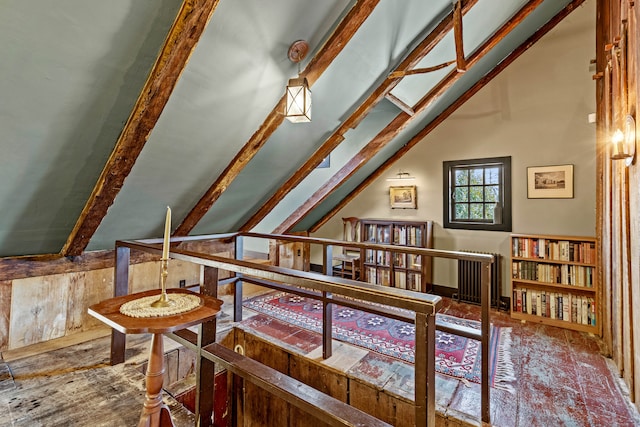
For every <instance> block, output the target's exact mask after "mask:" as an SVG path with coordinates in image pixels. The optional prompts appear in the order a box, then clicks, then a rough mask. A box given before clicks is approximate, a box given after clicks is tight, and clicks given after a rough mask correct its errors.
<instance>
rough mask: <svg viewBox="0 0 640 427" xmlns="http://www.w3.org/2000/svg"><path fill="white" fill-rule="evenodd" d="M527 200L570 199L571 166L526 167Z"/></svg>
mask: <svg viewBox="0 0 640 427" xmlns="http://www.w3.org/2000/svg"><path fill="white" fill-rule="evenodd" d="M527 198H529V199H572V198H573V165H558V166H533V167H528V168H527Z"/></svg>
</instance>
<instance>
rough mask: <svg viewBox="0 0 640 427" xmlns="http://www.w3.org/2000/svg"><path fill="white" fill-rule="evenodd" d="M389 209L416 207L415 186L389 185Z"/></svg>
mask: <svg viewBox="0 0 640 427" xmlns="http://www.w3.org/2000/svg"><path fill="white" fill-rule="evenodd" d="M389 200H390V202H391V209H417V208H418V203H417V201H416V186H415V185H402V186H396V187H389Z"/></svg>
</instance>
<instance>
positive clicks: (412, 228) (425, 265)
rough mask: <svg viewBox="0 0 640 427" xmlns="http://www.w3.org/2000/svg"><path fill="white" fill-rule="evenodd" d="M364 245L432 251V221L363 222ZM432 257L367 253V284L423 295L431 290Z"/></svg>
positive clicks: (365, 277) (361, 224)
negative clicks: (416, 248)
mask: <svg viewBox="0 0 640 427" xmlns="http://www.w3.org/2000/svg"><path fill="white" fill-rule="evenodd" d="M360 227H361V231H360V233H361V234H360V236H361V241H362V242H366V243H379V244H385V245H393V246H403V247H420V248H431V247H432V246H433V222H432V221H423V222H415V221H393V220H381V219H362V220H360ZM431 263H432V260H431V257H425V256H422V255H414V254H407V253H402V252H395V251H392V250H391V251H385V250H377V249H365V251H364V260H363V263H362V272H363V280H364V281H365V282H369V283H374V284H378V285H383V286H391V287H395V288H400V289H408V290H413V291H419V292H428V291H430V290H431V286H432V279H431V274H432V273H431Z"/></svg>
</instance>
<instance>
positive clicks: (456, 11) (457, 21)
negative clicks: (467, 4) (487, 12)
mask: <svg viewBox="0 0 640 427" xmlns="http://www.w3.org/2000/svg"><path fill="white" fill-rule="evenodd" d="M460 3H461V1H460V0H458V1H456V2H455V4H454V5H453V37H454V41H455V45H456V67H457V69H458V72H460V73H464V72H465V71H466V70H467V62H466V61H465V59H464V44H463V42H462V5H461V4H460Z"/></svg>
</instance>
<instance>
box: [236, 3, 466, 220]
mask: <svg viewBox="0 0 640 427" xmlns="http://www.w3.org/2000/svg"><path fill="white" fill-rule="evenodd" d="M476 3H477V0H464V1H462V12H463V13H466V12H468V11H469V10H470V9H471V7H473V5H475V4H476ZM453 25H454V13H453V12H451V13H449V15H447V16H446V17H445V18H444V19H443V20H442V21H441V22H440V23H439V24H438V26H437V27H436V28H434V29H433V30H432V31H431V32H430V33H429V34H427V35H426V36H425V38H424V39H423V40H422V41H421V42H420V43H419V44H418V45H417V46H416V47H415V48H414V49H413V50H412V51H411V52H410V53H409V54H408V55H407V56H406V57H405V58H404V59H403V60H402V61H401V62H400V63H399V64H398V66H397V67H396V68H395V70H394V72H392V73H391V74H390V75H389V76H388V78H387V79H385V80H384V82H382V84H380V86H378V87H377V88H376V89H375V90H374V91H373V92H372V93H371V94H370V95H369V96H368V97H367V99H365V100H364V101H363V102H362V103H361V104H360V105H359V106H358V108H357V109H356V110H355V111H354V112H353V113H352V114H351V115H350V116H349V117H348V118H347V119H346V120H345V121H343V122H342V124H341V125H340V126H339V127H338V129H336V130H335V131H334V132H333V134H331V136H330V137H329V138H327V140H326V141H325V142H324V143H322V145H321V146H320V147H319V148H318V149H317V150H316V151H315V153H313V155H312V156H311V157H310V158H309V159H308V160H307V161H306V162H305V163H304V164H303V165H302V166H301V167H300V168H299V169H298V170H297V171H296V172H295V173H294V174H293V175H292V176H291V177H290V178H289V179H288V180H287V181H286V182H285V183H284V184H283V185H282V186H280V187H279V188H278V190H276V192H275V193H274V194H273V195H272V196H271V197H270V198H269V200H267V201H266V202H265V203H264V204H263V205H262V206H261V207H260V209H258V211H257V212H256V213H255V214H254V215H253V216H252V217H251V218H249V220H248V221H247V222H246V223H245V224H244V225H242V227H240V231H249V230H251V229H252V228H253V227H255V226H256V225H258V224H259V223H260V221H262V220H263V219H264V218H265V217H266V216H267V215H268V214H269V212H271V211H272V210H273V208H275V207H276V206H277V205H278V203H279V202H280V201H281V200H282V199H283V198H284V197H285V196H286V195H287V194H289V193H290V192H291V191H292V190H293V189H294V188H295V187H296V186H297V185H298V184H300V183H301V182H302V181H303V180H304V179H305V178H306V177H307V176H308V175H309V174H310V173H311V172H313V170H314V169H315V168H316V167H317V166H318V165H319V164H320V163H321V162H322V160H323V159H324V158H326V157H327V156H328V155H329V154H330V153H331V152H332V151H333V150H334V149H335V148H336V147H337V146H338V145H340V143H341V142H342V141H343V140H344V136H343V135H344V134H345V133H346V132H347V131H348V130H349V129H353V128H355V127H356V126H357V125H358V123H360V122H361V121H362V120H363V119H364V118H365V117H366V116H367V114H369V112H371V110H372V109H373V108H374V107H375V106H376V105H377V104H378V103H379V102H380V101H381V100H382V99H384V98H385V97H386V96H387V95H389V93H390V92H391V90H392V89H393V88H394V87H396V85H397V84H398V83H399V82H400V79H401V78H402V77H403V75H404V74H405V71H406V70H411V69H412V68H413V67H415V66H416V65H417V64H418V63H419V62H420V61H421V60H422V59H423V58H424V57H425V56H427V54H428V53H429V52H430V51H431V50H432V49H433V48H434V47H435V46H436V45H437V44H438V43H439V42H440V41H441V40H442V39H443V38H444V36H445V35H446V34H447V33H448V32H450V31H451V29H452V28H453ZM394 73H399V74H398V75H396V74H394Z"/></svg>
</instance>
